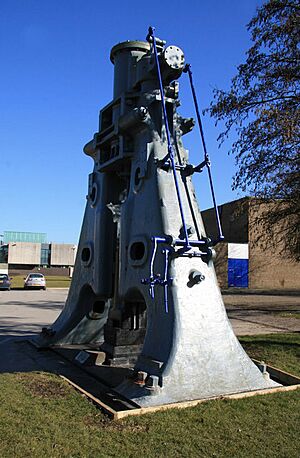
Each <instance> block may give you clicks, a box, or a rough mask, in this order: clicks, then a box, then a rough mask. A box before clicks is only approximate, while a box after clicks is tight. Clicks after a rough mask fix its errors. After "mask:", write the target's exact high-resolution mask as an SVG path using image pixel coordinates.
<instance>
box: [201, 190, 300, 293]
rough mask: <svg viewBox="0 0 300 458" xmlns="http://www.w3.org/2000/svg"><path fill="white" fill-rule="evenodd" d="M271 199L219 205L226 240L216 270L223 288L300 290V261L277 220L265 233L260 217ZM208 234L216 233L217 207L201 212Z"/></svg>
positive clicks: (218, 247) (220, 247)
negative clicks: (288, 247) (292, 254)
mask: <svg viewBox="0 0 300 458" xmlns="http://www.w3.org/2000/svg"><path fill="white" fill-rule="evenodd" d="M269 205H270V203H269V202H268V201H262V200H258V199H255V198H249V197H245V198H242V199H238V200H235V201H232V202H228V203H226V204H223V205H220V206H219V212H220V218H221V223H222V227H223V233H224V236H225V241H224V242H222V243H219V244H218V245H217V246H216V247H215V249H216V253H217V256H216V260H215V269H216V274H217V278H218V281H219V284H220V287H221V288H230V287H244V288H247V287H249V288H253V289H300V263H299V262H296V261H293V260H292V259H290V258H289V257H288V256H287V253H286V244H288V243H289V240H287V239H286V238H285V237H280V236H279V237H278V236H277V238H276V240H274V239H273V240H272V237H274V234H277V235H278V234H279V235H280V232H282V227H281V226H280V224H279V223H277V227H274V231H273V234H272V235H270V234H268V233H266V231H265V228H264V226H263V224H260V222H259V216H260V215H262V214H263V213H264V214H265V212H266V211H268V206H269ZM202 217H203V222H204V225H205V228H206V232H207V234H208V235H209V236H213V237H216V236H217V228H216V223H215V213H214V209H213V208H210V209H208V210H204V211H203V212H202Z"/></svg>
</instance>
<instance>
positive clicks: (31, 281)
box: [24, 273, 46, 290]
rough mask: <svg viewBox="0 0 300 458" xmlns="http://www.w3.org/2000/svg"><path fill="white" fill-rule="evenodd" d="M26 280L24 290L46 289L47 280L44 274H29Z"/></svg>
mask: <svg viewBox="0 0 300 458" xmlns="http://www.w3.org/2000/svg"><path fill="white" fill-rule="evenodd" d="M24 280H25V281H24V289H30V288H32V289H44V290H45V289H46V280H45V277H44V275H43V274H36V273H32V274H28V275H27V277H26V278H25V279H24Z"/></svg>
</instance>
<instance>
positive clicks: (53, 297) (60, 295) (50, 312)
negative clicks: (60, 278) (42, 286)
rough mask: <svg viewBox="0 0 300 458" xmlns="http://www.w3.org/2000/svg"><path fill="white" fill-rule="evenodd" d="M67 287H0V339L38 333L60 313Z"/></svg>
mask: <svg viewBox="0 0 300 458" xmlns="http://www.w3.org/2000/svg"><path fill="white" fill-rule="evenodd" d="M67 294H68V289H67V288H64V289H54V288H53V289H48V290H47V291H40V290H38V291H30V290H29V291H24V290H12V291H0V342H1V341H3V340H4V339H8V338H10V337H12V336H14V337H25V336H28V335H33V334H38V333H39V332H40V331H41V329H42V327H43V326H48V325H49V324H52V323H53V322H54V321H55V320H56V318H57V317H58V315H59V314H60V312H61V310H62V308H63V306H64V303H65V300H66V297H67Z"/></svg>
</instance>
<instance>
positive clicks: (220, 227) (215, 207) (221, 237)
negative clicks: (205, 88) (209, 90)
mask: <svg viewBox="0 0 300 458" xmlns="http://www.w3.org/2000/svg"><path fill="white" fill-rule="evenodd" d="M184 72H187V73H188V75H189V80H190V85H191V90H192V95H193V99H194V105H195V109H196V115H197V120H198V126H199V130H200V136H201V140H202V145H203V150H204V162H205V165H206V166H207V171H208V179H209V185H210V191H211V195H212V200H213V204H214V210H215V216H216V221H217V227H218V240H219V241H221V240H224V235H223V231H222V225H221V220H220V214H219V210H218V206H217V201H216V197H215V191H214V186H213V180H212V175H211V170H210V159H209V156H208V152H207V148H206V143H205V138H204V132H203V127H202V121H201V116H200V111H199V106H198V101H197V95H196V91H195V87H194V83H193V74H192V70H191V65H190V64H186V66H185V69H184Z"/></svg>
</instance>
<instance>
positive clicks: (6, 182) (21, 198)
mask: <svg viewBox="0 0 300 458" xmlns="http://www.w3.org/2000/svg"><path fill="white" fill-rule="evenodd" d="M261 3H262V1H261V0H210V1H201V0H198V1H196V0H190V1H180V0H173V1H164V0H160V1H158V0H152V1H151V2H142V1H140V0H139V1H136V0H134V1H127V2H126V1H124V0H123V1H120V0H113V1H110V2H107V1H101V0H26V1H24V0H1V2H0V61H1V72H0V87H1V91H0V119H1V121H0V195H1V211H0V233H3V232H2V231H4V230H19V231H32V232H46V233H47V235H48V241H56V242H65V243H76V242H77V241H78V237H79V231H80V227H81V222H82V217H83V211H84V206H85V202H86V201H85V196H86V193H87V176H88V173H90V172H91V171H92V166H93V163H92V160H91V159H90V158H89V157H87V156H85V155H84V154H83V152H82V147H83V146H84V144H85V143H86V142H87V141H89V140H90V139H91V138H92V136H93V134H94V132H96V131H97V128H98V112H99V110H100V109H101V108H102V107H103V106H104V105H105V104H107V103H108V102H109V101H110V100H111V98H112V81H113V66H112V64H111V63H110V60H109V53H110V49H111V47H112V46H113V45H114V44H116V43H118V42H120V41H124V40H127V39H133V40H135V39H139V40H143V39H144V38H145V36H146V33H147V29H148V26H149V25H153V26H155V27H156V33H157V35H158V36H159V37H161V38H163V39H165V40H167V42H168V44H176V45H178V46H180V47H181V48H182V49H183V50H184V52H185V55H186V59H187V61H188V62H190V63H191V64H192V68H193V74H194V79H195V84H196V87H197V90H198V96H199V102H200V105H201V108H204V107H207V106H208V105H209V103H210V101H211V100H212V90H213V88H214V87H218V88H223V89H226V88H228V87H229V83H230V79H231V77H232V76H233V75H234V73H235V69H236V66H237V65H238V64H239V63H241V62H242V61H243V59H244V55H245V51H246V50H247V49H248V48H249V45H250V40H249V38H250V37H249V34H248V32H247V30H246V27H245V26H246V24H247V22H248V21H249V20H250V19H251V17H252V16H253V15H254V13H255V10H256V7H257V6H259V5H261ZM180 81H182V82H181V83H180V84H181V95H182V96H181V99H182V107H181V109H180V111H181V113H182V114H183V115H185V116H194V110H193V106H192V103H191V97H190V92H189V87H188V85H187V80H186V77H185V78H181V80H180ZM204 129H205V134H206V140H207V145H208V149H209V152H210V156H211V159H212V163H213V169H212V171H213V176H214V181H215V187H216V194H217V200H218V203H224V202H226V201H230V200H233V199H235V198H237V197H240V195H238V194H237V193H234V192H232V191H231V178H232V176H233V174H234V159H233V158H232V157H228V156H227V151H226V149H228V146H229V145H228V144H227V145H224V147H222V148H221V149H218V145H217V142H216V139H217V136H218V133H219V132H220V127H219V128H215V126H214V120H213V119H211V118H209V116H208V115H206V116H205V117H204ZM184 140H185V146H186V147H187V148H188V149H189V150H190V155H191V161H192V162H197V160H198V159H197V158H199V154H201V155H202V152H201V149H200V141H199V137H198V133H197V131H196V132H194V133H192V134H189V135H187V136H185V137H184ZM196 180H197V183H196V189H197V195H198V198H199V204H200V207H201V208H202V209H204V208H208V207H210V206H211V200H210V195H209V193H208V186H207V178H206V176H199V175H198V176H197V177H196Z"/></svg>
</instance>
